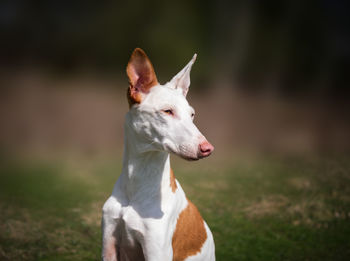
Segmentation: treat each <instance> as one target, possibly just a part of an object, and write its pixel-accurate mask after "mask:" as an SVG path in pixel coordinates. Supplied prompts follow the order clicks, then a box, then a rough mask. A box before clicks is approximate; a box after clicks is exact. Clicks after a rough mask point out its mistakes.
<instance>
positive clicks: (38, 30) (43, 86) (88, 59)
mask: <svg viewBox="0 0 350 261" xmlns="http://www.w3.org/2000/svg"><path fill="white" fill-rule="evenodd" d="M348 7H349V3H347V1H327V0H323V1H176V2H164V1H132V2H128V1H104V2H96V1H75V2H74V3H71V2H62V1H36V2H31V1H29V2H28V1H19V0H14V1H13V0H12V1H2V3H1V11H0V12H1V13H0V26H1V39H2V40H1V43H0V45H1V59H0V66H1V71H0V75H1V83H0V84H1V102H0V109H1V111H0V112H1V113H0V124H1V132H0V144H1V151H2V153H3V154H4V155H10V154H9V153H11V154H12V153H14V154H17V153H19V152H23V153H30V154H31V155H34V154H39V153H42V154H44V155H54V154H56V153H62V152H64V151H66V150H69V151H74V152H75V153H79V154H86V155H89V156H94V155H95V154H109V153H111V152H112V151H114V152H115V151H118V150H120V148H121V147H122V121H123V116H124V114H125V113H126V111H127V109H128V108H127V105H126V101H125V94H124V93H125V90H126V88H127V78H126V75H125V66H126V64H127V62H128V59H129V56H130V54H131V52H132V51H133V49H134V48H135V47H141V48H143V49H144V50H145V51H146V52H147V54H148V55H149V57H150V58H151V60H152V62H153V64H154V67H155V70H156V73H157V75H158V79H159V81H160V82H161V83H165V82H166V81H168V80H170V79H171V77H172V76H173V75H175V73H177V72H178V71H179V70H180V69H181V68H182V67H183V66H184V65H185V64H186V63H187V62H188V60H189V59H190V58H191V57H192V55H193V53H195V52H197V53H198V60H197V62H196V65H195V66H194V68H193V71H192V75H191V77H192V85H191V92H190V94H189V100H190V102H192V103H193V105H194V106H195V107H196V109H197V111H198V114H197V123H198V124H199V126H200V127H201V128H202V129H203V132H204V133H206V135H207V136H208V139H210V140H211V141H212V143H213V144H214V145H216V147H217V151H216V152H217V153H220V151H225V153H232V152H237V151H238V152H240V151H241V150H242V149H243V150H247V149H249V150H255V151H260V152H261V151H263V152H265V151H273V152H277V153H280V152H283V153H285V152H287V153H304V152H307V153H309V152H317V153H319V152H334V151H335V152H338V151H339V152H344V151H349V148H350V137H349V136H350V121H349V120H348V119H349V117H348V112H349V106H350V105H349V98H350V91H349V77H348V73H349V68H350V67H349V66H350V64H349V63H350V34H349V29H348V26H347V21H348V11H349V8H348ZM55 157H56V155H55Z"/></svg>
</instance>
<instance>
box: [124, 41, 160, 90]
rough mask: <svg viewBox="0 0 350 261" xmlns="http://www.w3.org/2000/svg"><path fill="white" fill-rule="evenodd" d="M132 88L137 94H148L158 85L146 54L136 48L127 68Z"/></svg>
mask: <svg viewBox="0 0 350 261" xmlns="http://www.w3.org/2000/svg"><path fill="white" fill-rule="evenodd" d="M127 74H128V77H129V81H130V85H131V88H132V89H134V90H133V91H136V92H139V91H141V92H144V93H147V92H148V91H149V89H150V88H151V87H152V86H154V85H156V84H157V83H158V81H157V77H156V74H155V73H154V69H153V66H152V63H151V61H150V60H149V59H148V57H147V55H146V54H145V52H144V51H143V50H142V49H140V48H136V49H135V50H134V52H133V53H132V55H131V58H130V61H129V63H128V66H127Z"/></svg>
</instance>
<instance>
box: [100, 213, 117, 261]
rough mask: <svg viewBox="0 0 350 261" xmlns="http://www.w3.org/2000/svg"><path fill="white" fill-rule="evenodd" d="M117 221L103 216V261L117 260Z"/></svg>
mask: <svg viewBox="0 0 350 261" xmlns="http://www.w3.org/2000/svg"><path fill="white" fill-rule="evenodd" d="M116 225H117V224H116V221H115V220H113V219H111V218H109V217H106V216H103V217H102V261H117V260H118V249H117V240H116V238H115V233H114V232H115V230H116Z"/></svg>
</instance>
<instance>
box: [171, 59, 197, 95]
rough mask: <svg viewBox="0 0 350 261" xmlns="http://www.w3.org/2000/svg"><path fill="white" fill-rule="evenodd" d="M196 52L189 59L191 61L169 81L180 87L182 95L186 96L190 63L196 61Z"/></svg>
mask: <svg viewBox="0 0 350 261" xmlns="http://www.w3.org/2000/svg"><path fill="white" fill-rule="evenodd" d="M196 58H197V54H196V53H195V54H194V55H193V57H192V59H191V61H190V62H189V63H188V64H187V65H186V66H185V67H184V68H183V69H182V70H181V71H180V72H179V73H178V74H176V75H175V76H174V77H173V78H172V79H171V81H170V82H171V83H173V84H174V86H175V88H176V89H181V90H182V93H183V95H184V96H185V97H186V95H187V92H188V88H189V87H190V83H191V80H190V72H191V68H192V65H193V64H194V62H195V61H196Z"/></svg>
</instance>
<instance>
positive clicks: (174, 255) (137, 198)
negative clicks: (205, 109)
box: [102, 48, 215, 261]
mask: <svg viewBox="0 0 350 261" xmlns="http://www.w3.org/2000/svg"><path fill="white" fill-rule="evenodd" d="M196 56H197V55H196V54H195V55H194V56H193V58H192V59H191V61H190V62H189V63H188V64H187V65H186V66H185V67H184V68H183V69H182V70H181V71H180V72H179V73H178V74H176V75H175V76H174V77H173V78H172V79H171V81H169V82H168V83H166V84H164V85H160V84H159V83H158V80H157V77H156V74H155V72H154V69H153V65H152V63H151V61H150V60H149V58H148V57H147V55H146V54H145V52H144V51H143V50H142V49H140V48H136V49H135V50H134V51H133V53H132V55H131V58H130V60H129V63H128V65H127V69H126V71H127V75H128V78H129V88H128V91H127V97H128V102H129V111H128V113H127V114H126V117H125V124H124V153H123V168H122V173H121V175H120V177H119V178H118V180H117V182H116V184H115V185H114V188H113V192H112V195H111V196H110V197H109V198H108V200H107V201H106V202H105V204H104V206H103V210H102V213H103V215H102V234H103V235H102V241H103V245H102V260H104V261H112V260H114V261H115V260H118V261H120V260H123V261H124V260H131V261H133V260H146V261H157V260H159V261H166V260H175V261H180V260H188V261H190V260H191V261H195V260H210V261H212V260H215V245H214V239H213V235H212V233H211V231H210V229H209V227H208V225H207V224H206V223H205V221H204V220H203V219H202V217H201V215H200V213H199V211H198V209H197V208H196V206H195V205H194V204H193V203H192V202H191V201H189V200H188V199H187V198H186V195H185V193H184V191H183V190H182V188H181V185H180V183H179V182H178V181H177V180H176V179H175V177H174V173H173V171H172V170H171V168H170V153H173V154H175V155H178V156H180V157H182V158H184V159H186V160H198V159H201V158H205V157H207V156H209V155H210V154H211V153H212V151H213V150H214V147H213V146H212V145H211V144H210V143H209V142H208V141H207V140H206V138H205V137H204V136H203V135H202V134H201V132H200V131H199V130H198V128H197V127H196V126H195V125H194V123H193V118H194V114H195V113H194V109H193V108H192V107H191V106H190V105H189V104H188V102H187V100H186V95H187V92H188V89H189V85H190V71H191V68H192V65H193V63H194V62H195V60H196Z"/></svg>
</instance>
